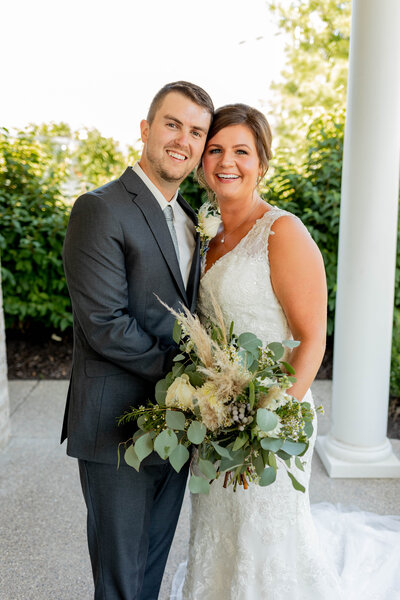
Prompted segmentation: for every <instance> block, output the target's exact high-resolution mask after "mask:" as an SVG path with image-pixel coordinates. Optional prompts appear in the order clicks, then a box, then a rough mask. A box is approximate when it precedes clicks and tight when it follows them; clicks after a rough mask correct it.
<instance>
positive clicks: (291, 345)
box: [282, 340, 300, 349]
mask: <svg viewBox="0 0 400 600" xmlns="http://www.w3.org/2000/svg"><path fill="white" fill-rule="evenodd" d="M282 345H283V346H286V348H290V349H293V348H297V346H300V342H299V341H298V340H283V342H282Z"/></svg>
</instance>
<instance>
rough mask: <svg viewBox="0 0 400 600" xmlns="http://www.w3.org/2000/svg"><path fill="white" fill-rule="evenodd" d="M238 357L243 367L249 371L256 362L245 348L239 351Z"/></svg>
mask: <svg viewBox="0 0 400 600" xmlns="http://www.w3.org/2000/svg"><path fill="white" fill-rule="evenodd" d="M238 357H239V360H240V363H241V365H242V366H243V367H245V368H247V369H249V368H250V367H251V365H252V364H253V362H254V355H253V354H252V353H251V352H248V350H244V349H243V348H242V349H241V350H239V352H238Z"/></svg>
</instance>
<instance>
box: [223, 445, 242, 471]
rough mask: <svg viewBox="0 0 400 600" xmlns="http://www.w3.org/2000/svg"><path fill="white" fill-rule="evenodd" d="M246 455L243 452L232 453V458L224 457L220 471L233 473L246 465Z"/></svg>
mask: <svg viewBox="0 0 400 600" xmlns="http://www.w3.org/2000/svg"><path fill="white" fill-rule="evenodd" d="M244 459H245V455H244V452H243V450H238V451H237V452H235V453H232V455H231V457H230V458H227V457H225V456H223V457H222V458H221V463H220V466H219V469H220V471H231V470H232V469H235V468H236V467H239V466H240V465H242V464H243V463H244Z"/></svg>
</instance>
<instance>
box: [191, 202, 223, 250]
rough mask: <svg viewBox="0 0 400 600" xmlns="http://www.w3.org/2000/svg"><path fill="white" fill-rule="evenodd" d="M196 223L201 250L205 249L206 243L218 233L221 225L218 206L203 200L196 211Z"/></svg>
mask: <svg viewBox="0 0 400 600" xmlns="http://www.w3.org/2000/svg"><path fill="white" fill-rule="evenodd" d="M197 219H198V225H197V227H196V231H198V232H199V234H200V240H201V252H202V254H203V252H204V251H205V250H206V248H207V247H208V243H209V241H210V240H212V238H213V237H215V236H216V235H217V233H218V229H219V226H220V225H221V222H222V219H221V213H220V212H219V208H218V207H217V206H215V205H213V204H211V203H210V202H204V204H202V205H201V207H200V208H199V211H198V213H197Z"/></svg>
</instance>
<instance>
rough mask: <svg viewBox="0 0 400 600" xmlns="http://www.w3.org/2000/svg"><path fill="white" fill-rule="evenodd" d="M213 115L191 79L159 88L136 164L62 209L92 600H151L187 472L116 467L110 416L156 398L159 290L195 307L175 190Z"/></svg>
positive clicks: (190, 222)
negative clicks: (68, 210) (67, 212)
mask: <svg viewBox="0 0 400 600" xmlns="http://www.w3.org/2000/svg"><path fill="white" fill-rule="evenodd" d="M212 114H213V104H212V101H211V99H210V97H209V96H208V94H207V93H206V92H205V91H204V90H202V89H201V88H199V87H198V86H196V85H194V84H191V83H188V82H184V81H178V82H175V83H170V84H167V85H166V86H164V87H163V88H162V89H161V90H160V91H159V92H158V93H157V95H156V96H155V98H154V99H153V101H152V103H151V106H150V109H149V113H148V116H147V119H146V120H144V121H142V122H141V125H140V126H141V135H142V141H143V143H144V147H143V153H142V157H141V160H140V162H139V163H137V164H136V165H134V167H128V168H127V169H126V171H125V172H124V173H123V175H122V176H121V177H120V178H119V179H118V180H116V181H112V182H110V183H108V184H106V185H104V186H102V187H101V188H98V189H97V190H94V191H92V192H89V193H87V194H84V195H83V196H81V197H80V198H78V200H77V201H76V202H75V205H74V207H73V209H72V211H71V218H70V222H69V225H68V230H67V235H66V239H65V245H64V265H65V273H66V277H67V282H68V288H69V292H70V296H71V300H72V309H73V315H74V358H73V369H72V374H71V382H70V387H69V392H68V399H67V406H66V410H65V417H64V425H63V432H62V438H61V441H63V440H64V439H65V438H68V445H67V453H68V454H69V455H70V456H73V457H76V458H78V462H79V471H80V478H81V484H82V490H83V494H84V498H85V502H86V505H87V533H88V545H89V552H90V558H91V562H92V569H93V577H94V584H95V596H94V597H95V600H106V599H107V600H156V598H157V597H158V592H159V588H160V584H161V579H162V575H163V572H164V568H165V563H166V560H167V557H168V552H169V548H170V545H171V542H172V538H173V535H174V532H175V527H176V523H177V520H178V516H179V511H180V507H181V504H182V499H183V495H184V490H185V484H186V477H187V469H185V468H183V469H182V470H181V472H180V473H176V472H175V471H174V470H173V469H172V467H171V466H170V465H169V463H168V462H166V461H163V460H161V458H160V457H159V456H158V455H157V454H154V453H153V454H151V455H150V456H149V457H148V458H147V459H145V461H143V463H142V466H141V468H140V472H139V473H137V472H136V471H135V470H134V469H132V468H131V467H128V466H127V465H126V464H121V466H120V468H119V469H118V470H117V468H116V466H117V449H118V444H120V443H121V442H124V441H126V440H128V439H129V438H130V437H131V436H132V433H133V432H132V429H131V426H129V427H127V426H125V427H117V425H116V418H117V417H118V416H120V415H122V414H123V413H124V412H125V411H127V410H128V409H129V407H131V406H139V405H141V404H144V403H146V401H147V400H148V399H152V398H153V397H154V385H155V383H156V382H157V381H158V380H159V379H161V378H162V377H163V376H164V375H165V374H166V373H167V372H168V371H169V369H170V367H171V366H172V360H173V357H174V356H175V355H176V352H177V349H176V347H175V345H174V343H173V340H172V329H173V321H174V319H173V317H172V315H171V314H170V313H169V312H168V311H167V310H166V309H165V308H164V307H163V306H162V305H161V304H160V303H159V301H158V300H157V298H156V296H158V297H160V298H161V299H162V300H164V301H165V302H166V303H167V304H168V305H169V306H173V307H174V308H175V309H178V310H179V306H180V303H183V304H185V305H186V306H188V307H189V308H190V309H191V310H192V311H193V310H194V309H195V305H196V299H197V290H198V284H199V277H200V264H199V262H200V256H199V249H200V243H199V239H198V236H197V235H196V232H195V223H196V216H195V213H194V212H193V210H192V209H191V208H190V207H189V205H188V204H187V203H186V202H185V200H184V199H183V198H182V196H180V195H179V193H178V186H179V184H180V183H181V182H182V181H183V180H184V179H185V177H186V176H187V175H188V174H189V173H190V172H191V171H192V170H193V168H194V167H195V166H196V165H197V164H198V162H199V161H200V158H201V155H202V152H203V149H204V144H205V141H206V137H207V132H208V129H209V126H210V123H211V118H212ZM122 463H124V461H122Z"/></svg>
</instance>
